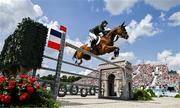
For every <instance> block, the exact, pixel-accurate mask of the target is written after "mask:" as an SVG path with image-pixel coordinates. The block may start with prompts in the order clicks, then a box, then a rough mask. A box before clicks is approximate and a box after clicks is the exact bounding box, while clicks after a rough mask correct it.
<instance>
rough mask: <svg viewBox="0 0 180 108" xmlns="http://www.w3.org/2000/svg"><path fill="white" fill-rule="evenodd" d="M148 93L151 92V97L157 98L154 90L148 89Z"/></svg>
mask: <svg viewBox="0 0 180 108" xmlns="http://www.w3.org/2000/svg"><path fill="white" fill-rule="evenodd" d="M147 92H149V93H150V94H151V97H157V96H156V94H155V93H154V92H153V90H152V89H147Z"/></svg>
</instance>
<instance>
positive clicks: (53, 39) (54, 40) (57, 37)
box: [48, 26, 66, 50]
mask: <svg viewBox="0 0 180 108" xmlns="http://www.w3.org/2000/svg"><path fill="white" fill-rule="evenodd" d="M65 32H66V28H65V27H64V26H60V31H57V30H55V29H52V28H51V29H50V33H49V39H48V47H50V48H52V49H56V50H59V49H60V45H61V36H62V33H65Z"/></svg>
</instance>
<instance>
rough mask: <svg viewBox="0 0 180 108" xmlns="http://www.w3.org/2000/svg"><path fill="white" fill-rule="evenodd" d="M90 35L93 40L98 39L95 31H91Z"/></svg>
mask: <svg viewBox="0 0 180 108" xmlns="http://www.w3.org/2000/svg"><path fill="white" fill-rule="evenodd" d="M89 37H90V40H91V41H92V40H94V39H95V40H97V36H96V35H95V34H94V33H91V32H89Z"/></svg>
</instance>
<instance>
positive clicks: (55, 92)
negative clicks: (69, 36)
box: [51, 26, 66, 100]
mask: <svg viewBox="0 0 180 108" xmlns="http://www.w3.org/2000/svg"><path fill="white" fill-rule="evenodd" d="M60 30H62V31H64V32H63V33H62V35H61V43H60V50H59V54H58V61H57V66H56V75H55V81H54V86H53V90H52V95H51V96H52V98H53V99H55V100H56V99H57V96H58V92H59V86H60V72H61V66H62V62H61V61H62V59H63V54H64V53H63V52H64V45H65V35H66V28H65V27H64V26H60Z"/></svg>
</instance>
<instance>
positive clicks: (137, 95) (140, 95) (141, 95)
mask: <svg viewBox="0 0 180 108" xmlns="http://www.w3.org/2000/svg"><path fill="white" fill-rule="evenodd" d="M133 95H134V99H135V100H145V101H147V100H152V97H151V94H150V93H149V92H148V91H147V90H145V89H140V88H138V89H135V90H134V92H133Z"/></svg>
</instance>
